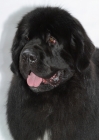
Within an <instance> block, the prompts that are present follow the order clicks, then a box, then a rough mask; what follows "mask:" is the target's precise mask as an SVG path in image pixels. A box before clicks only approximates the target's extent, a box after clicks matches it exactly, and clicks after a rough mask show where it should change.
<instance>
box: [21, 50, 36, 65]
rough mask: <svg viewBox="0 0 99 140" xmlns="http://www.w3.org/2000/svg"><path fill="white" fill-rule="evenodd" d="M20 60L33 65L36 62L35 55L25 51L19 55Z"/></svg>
mask: <svg viewBox="0 0 99 140" xmlns="http://www.w3.org/2000/svg"><path fill="white" fill-rule="evenodd" d="M21 60H22V61H23V62H26V63H27V62H28V63H35V62H36V60H37V55H36V54H35V53H34V52H31V51H30V50H28V49H26V50H25V51H23V52H22V54H21Z"/></svg>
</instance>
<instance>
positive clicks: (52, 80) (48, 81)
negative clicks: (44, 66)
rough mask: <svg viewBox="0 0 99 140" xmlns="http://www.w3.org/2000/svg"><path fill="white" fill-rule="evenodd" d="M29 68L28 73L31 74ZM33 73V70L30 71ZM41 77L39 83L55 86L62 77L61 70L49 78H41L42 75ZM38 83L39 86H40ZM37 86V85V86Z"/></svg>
mask: <svg viewBox="0 0 99 140" xmlns="http://www.w3.org/2000/svg"><path fill="white" fill-rule="evenodd" d="M31 72H32V71H31V70H30V71H29V73H28V75H30V74H31ZM32 73H33V72H32ZM40 78H42V82H41V84H40V85H51V86H53V87H56V86H58V85H59V84H60V82H61V80H62V78H63V70H58V71H57V72H56V73H55V74H53V76H51V77H50V78H43V77H40ZM40 85H39V86H40ZM39 86H38V87H39ZM38 87H35V88H38ZM33 88H34V87H33Z"/></svg>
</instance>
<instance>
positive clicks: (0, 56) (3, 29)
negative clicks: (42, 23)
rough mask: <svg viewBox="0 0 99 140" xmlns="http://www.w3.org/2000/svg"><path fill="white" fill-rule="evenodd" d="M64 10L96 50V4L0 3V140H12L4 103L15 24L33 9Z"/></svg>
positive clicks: (79, 0) (76, 0)
mask: <svg viewBox="0 0 99 140" xmlns="http://www.w3.org/2000/svg"><path fill="white" fill-rule="evenodd" d="M41 5H42V6H48V5H51V6H59V7H62V8H64V9H67V10H68V11H69V12H70V13H71V14H72V15H73V16H75V17H76V18H77V19H79V21H80V22H81V23H82V25H83V26H84V28H85V30H86V32H87V33H88V35H89V37H90V38H91V40H92V41H93V43H94V45H95V46H97V47H99V0H0V140H12V138H11V136H10V134H9V131H8V128H7V125H6V115H5V112H6V99H7V91H8V87H9V85H10V81H11V75H12V74H11V72H10V69H9V65H10V63H11V57H10V56H11V53H10V48H11V44H12V40H13V37H14V33H15V31H16V27H17V23H18V21H19V20H20V19H21V17H22V16H23V15H24V14H25V13H27V12H28V11H30V10H31V9H34V7H36V6H41Z"/></svg>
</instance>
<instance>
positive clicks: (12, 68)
mask: <svg viewBox="0 0 99 140" xmlns="http://www.w3.org/2000/svg"><path fill="white" fill-rule="evenodd" d="M10 69H11V71H12V72H13V73H14V74H16V75H18V70H17V68H16V66H15V64H14V63H13V62H12V63H11V65H10Z"/></svg>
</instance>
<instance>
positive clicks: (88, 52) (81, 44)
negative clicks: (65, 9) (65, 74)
mask: <svg viewBox="0 0 99 140" xmlns="http://www.w3.org/2000/svg"><path fill="white" fill-rule="evenodd" d="M71 46H72V49H73V50H72V53H74V54H73V56H74V59H75V64H76V68H77V70H78V71H83V70H84V69H86V68H87V67H88V65H89V63H90V59H91V57H92V54H93V52H94V50H95V47H94V45H93V43H92V42H91V40H90V39H89V37H88V36H87V34H86V32H85V30H84V29H83V27H82V25H81V24H80V23H79V22H78V20H76V19H75V26H74V28H73V33H72V35H71Z"/></svg>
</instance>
